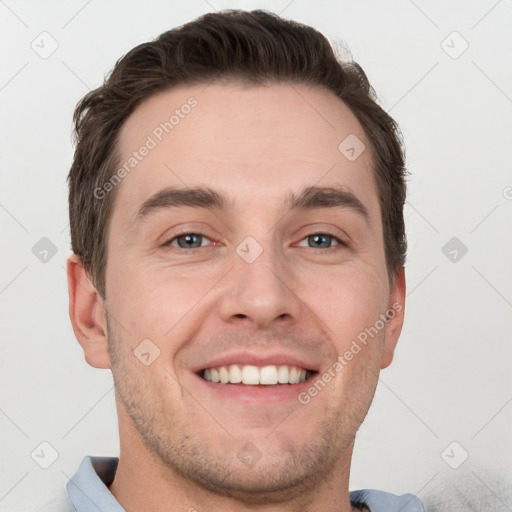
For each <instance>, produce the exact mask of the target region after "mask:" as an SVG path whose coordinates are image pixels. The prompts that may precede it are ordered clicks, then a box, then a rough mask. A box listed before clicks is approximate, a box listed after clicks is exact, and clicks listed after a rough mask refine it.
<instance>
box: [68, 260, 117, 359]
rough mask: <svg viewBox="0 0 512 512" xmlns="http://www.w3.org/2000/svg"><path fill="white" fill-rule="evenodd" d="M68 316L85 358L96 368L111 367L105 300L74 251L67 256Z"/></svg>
mask: <svg viewBox="0 0 512 512" xmlns="http://www.w3.org/2000/svg"><path fill="white" fill-rule="evenodd" d="M67 271H68V293H69V318H70V319H71V324H72V325H73V331H74V333H75V336H76V339H77V340H78V342H79V343H80V345H82V348H83V349H84V355H85V360H86V361H87V362H88V363H89V364H90V365H91V366H94V367H95V368H110V357H109V354H108V345H107V321H106V318H107V317H106V315H107V313H106V309H105V303H104V301H103V299H102V298H101V296H100V294H99V293H98V292H97V291H96V288H95V287H94V285H93V284H92V283H91V281H90V280H89V277H88V276H87V272H86V270H85V268H84V266H83V265H82V262H81V260H80V258H79V256H77V255H76V254H74V253H73V254H72V255H71V256H69V258H68V260H67Z"/></svg>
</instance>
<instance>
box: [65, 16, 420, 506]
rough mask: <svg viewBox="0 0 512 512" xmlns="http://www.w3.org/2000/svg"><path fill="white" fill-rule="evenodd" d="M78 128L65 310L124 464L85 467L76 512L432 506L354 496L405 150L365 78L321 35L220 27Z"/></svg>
mask: <svg viewBox="0 0 512 512" xmlns="http://www.w3.org/2000/svg"><path fill="white" fill-rule="evenodd" d="M75 123H76V133H77V141H78V143H77V148H76V152H75V156H74V161H73V164H72V167H71V171H70V174H69V178H68V179H69V188H70V194H69V200H70V221H71V222H70V224H71V237H72V249H73V254H72V255H71V256H70V257H69V259H68V282H69V298H70V306H69V311H70V318H71V322H72V325H73V329H74V332H75V335H76V337H77V339H78V341H79V342H80V344H81V345H82V347H83V350H84V354H85V358H86V360H87V362H88V363H89V364H90V365H92V366H94V367H97V368H110V369H111V370H112V374H113V378H114V384H115V391H116V405H117V413H118V417H119V432H120V456H119V458H105V457H85V459H84V460H83V462H82V464H81V466H80V468H79V469H78V471H77V473H76V474H75V476H74V477H73V478H72V479H71V480H70V481H69V482H68V483H67V485H66V490H67V494H68V497H67V498H66V505H65V507H67V509H66V510H73V508H74V509H75V510H77V511H79V512H85V511H92V510H95V511H96V510H104V511H107V510H108V511H121V510H128V511H130V512H138V511H148V510H151V511H153V512H158V511H164V510H165V511H170V510H172V511H178V510H183V511H187V510H188V511H196V510H197V511H223V512H226V511H238V512H239V511H248V510H251V511H277V510H278V511H298V510H300V511H316V510H323V511H339V512H348V511H354V510H366V511H368V510H370V511H371V512H379V511H380V512H392V511H399V510H400V511H402V512H411V511H422V510H424V509H423V506H422V504H421V502H420V501H419V500H418V498H416V497H415V496H413V495H411V494H406V495H403V496H396V495H393V494H390V493H387V492H383V491H377V490H362V491H352V492H350V493H349V490H348V482H349V473H350V462H351V457H352V451H353V446H354V438H355V435H356V432H357V430H358V428H359V426H360V424H361V422H362V421H363V419H364V417H365V415H366V413H367V411H368V408H369V407H370V404H371V401H372V398H373V395H374V392H375V388H376V385H377V380H378V375H379V371H380V369H382V368H386V367H387V366H389V364H390V363H391V361H392V358H393V352H394V349H395V346H396V343H397V341H398V338H399V335H400V331H401V328H402V323H403V315H404V300H405V277H404V267H403V265H404V261H405V252H406V239H405V229H404V221H403V205H404V202H405V181H404V179H405V167H404V157H403V152H402V147H401V139H400V136H399V131H398V127H397V126H396V124H395V122H394V121H393V119H392V118H391V117H390V116H389V115H387V114H386V113H385V112H384V111H383V110H382V109H381V108H380V107H379V106H378V105H377V103H376V102H375V98H374V92H373V90H372V88H371V87H370V85H369V83H368V80H367V78H366V76H365V74H364V72H363V71H362V70H361V68H360V67H359V66H357V64H355V63H353V62H341V61H339V60H337V58H336V56H335V55H334V53H333V51H332V49H331V47H330V45H329V43H328V42H327V40H326V39H325V38H324V37H323V36H322V35H321V34H319V33H318V32H317V31H316V30H314V29H313V28H311V27H307V26H304V25H300V24H298V23H294V22H291V21H285V20H283V19H281V18H279V17H278V16H276V15H273V14H270V13H268V12H264V11H253V12H244V11H224V12H220V13H216V14H207V15H205V16H203V17H201V18H200V19H198V20H195V21H194V22H191V23H188V24H186V25H184V26H182V27H179V28H177V29H175V30H171V31H169V32H166V33H164V34H162V35H161V36H160V37H159V38H158V39H156V40H155V41H152V42H149V43H145V44H142V45H140V46H138V47H136V48H134V49H133V50H132V51H130V52H129V53H128V54H127V55H126V56H125V57H123V58H122V59H121V60H120V61H119V62H118V63H117V64H116V66H115V68H114V69H113V71H112V73H111V74H110V76H109V77H108V79H107V80H106V82H105V83H104V85H103V86H101V87H99V88H98V89H96V90H94V91H92V92H90V93H89V94H87V96H86V97H85V98H83V100H82V101H81V102H80V103H79V105H78V106H77V110H76V112H75ZM65 507H64V508H65Z"/></svg>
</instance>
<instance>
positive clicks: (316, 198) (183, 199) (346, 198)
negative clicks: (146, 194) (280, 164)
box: [135, 185, 371, 225]
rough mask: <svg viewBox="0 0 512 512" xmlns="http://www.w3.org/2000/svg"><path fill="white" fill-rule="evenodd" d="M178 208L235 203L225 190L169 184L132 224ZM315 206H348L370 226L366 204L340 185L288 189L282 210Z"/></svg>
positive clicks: (220, 206) (226, 206)
mask: <svg viewBox="0 0 512 512" xmlns="http://www.w3.org/2000/svg"><path fill="white" fill-rule="evenodd" d="M179 207H190V208H204V209H207V210H222V211H227V210H232V209H233V208H234V203H233V201H232V200H231V199H230V198H229V197H228V196H227V195H226V194H225V193H223V192H221V191H217V190H213V189H211V188H209V187H202V186H201V187H187V188H173V187H168V188H164V189H162V190H160V191H159V192H157V193H155V194H154V195H152V196H151V197H150V198H149V199H147V200H146V201H144V203H143V204H142V206H141V207H140V209H139V211H138V213H137V215H136V218H135V223H136V224H137V223H139V222H141V221H142V220H144V219H146V218H148V217H149V216H150V215H151V214H154V213H156V212H158V211H162V210H168V209H173V208H179ZM316 208H342V209H348V210H351V211H353V212H355V213H357V214H358V215H360V216H361V217H363V219H364V220H365V222H366V223H367V224H368V225H371V219H370V214H369V211H368V209H367V208H366V206H365V205H364V204H363V203H362V202H361V201H360V200H359V199H358V198H357V197H356V196H355V195H354V193H353V192H352V191H350V190H349V189H348V188H346V187H343V186H339V185H335V186H329V187H318V186H312V187H306V188H305V189H303V190H302V191H300V192H299V193H298V194H296V193H295V192H293V191H289V192H288V194H287V195H286V197H285V201H284V203H283V212H285V211H287V210H312V209H316Z"/></svg>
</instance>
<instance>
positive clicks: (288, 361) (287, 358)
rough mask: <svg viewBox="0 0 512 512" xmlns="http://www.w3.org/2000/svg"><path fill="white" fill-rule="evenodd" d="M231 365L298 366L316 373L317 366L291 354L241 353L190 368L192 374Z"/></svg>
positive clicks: (232, 353)
mask: <svg viewBox="0 0 512 512" xmlns="http://www.w3.org/2000/svg"><path fill="white" fill-rule="evenodd" d="M231 364H239V365H242V366H243V365H253V366H268V365H276V366H280V365H287V366H298V367H300V368H304V369H305V370H310V371H318V369H319V365H318V364H315V363H311V362H307V361H306V360H305V359H301V358H299V357H296V356H294V355H292V354H289V353H288V354H287V353H285V352H266V353H265V354H263V353H261V352H260V353H256V352H251V351H243V352H240V351H239V352H230V353H225V354H221V355H219V356H217V357H215V358H214V359H212V360H211V361H208V362H206V363H202V364H200V365H198V366H195V367H194V368H192V371H193V372H194V373H197V372H200V371H202V370H205V369H206V368H218V367H219V366H229V365H231Z"/></svg>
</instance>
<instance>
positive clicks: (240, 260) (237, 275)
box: [220, 242, 303, 329]
mask: <svg viewBox="0 0 512 512" xmlns="http://www.w3.org/2000/svg"><path fill="white" fill-rule="evenodd" d="M253 244H254V242H253ZM245 248H246V249H250V251H254V250H255V248H254V246H251V244H249V246H247V245H246V246H245ZM242 249H243V248H242ZM240 254H242V255H243V252H242V251H240V252H235V253H234V255H233V256H234V257H233V260H234V261H233V267H232V269H231V271H230V272H229V273H228V275H227V276H226V278H227V281H226V283H225V286H226V288H225V289H224V294H223V297H222V303H221V306H220V312H221V316H222V320H224V321H225V322H230V323H233V322H247V323H252V324H253V325H252V327H253V328H255V329H265V328H268V327H269V326H270V325H271V324H272V323H273V322H275V321H276V322H286V323H289V324H293V323H294V322H296V321H297V319H298V318H299V315H300V314H301V309H302V307H303V306H302V301H301V299H300V298H299V296H298V295H297V294H296V292H295V291H294V290H293V275H292V272H291V269H290V268H289V267H288V266H287V264H286V261H285V259H284V256H283V255H282V254H278V253H277V251H276V250H275V249H273V248H271V247H265V248H264V249H263V252H262V253H261V254H260V255H259V256H257V257H256V259H255V260H254V261H252V262H250V261H251V260H250V258H244V257H243V256H240Z"/></svg>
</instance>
